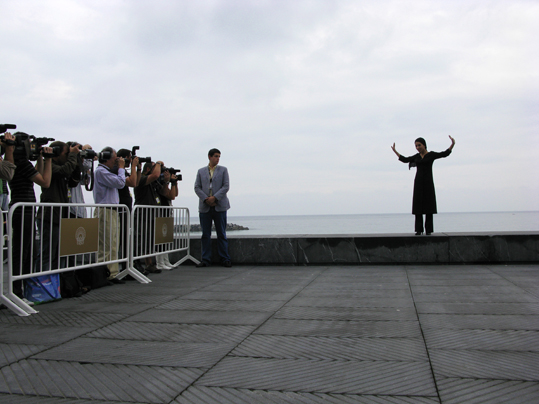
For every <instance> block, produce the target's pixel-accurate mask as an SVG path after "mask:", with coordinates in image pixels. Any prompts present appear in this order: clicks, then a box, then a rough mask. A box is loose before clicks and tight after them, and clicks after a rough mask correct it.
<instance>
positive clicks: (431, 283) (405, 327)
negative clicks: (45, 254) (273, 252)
mask: <svg viewBox="0 0 539 404" xmlns="http://www.w3.org/2000/svg"><path fill="white" fill-rule="evenodd" d="M151 279H152V281H153V282H152V283H151V284H148V285H141V284H138V283H136V282H133V281H131V282H127V283H126V284H125V285H115V286H110V287H105V288H102V289H98V290H94V291H91V292H90V293H88V294H86V295H84V296H83V297H81V298H78V299H65V300H62V301H59V302H55V303H51V304H45V305H40V306H37V309H38V310H39V311H40V312H39V313H38V314H34V315H32V316H29V317H18V316H16V315H14V314H13V313H11V312H10V311H8V310H5V309H4V310H0V403H14V404H30V403H32V404H72V403H77V404H87V403H167V404H168V403H174V404H180V403H219V404H223V403H233V404H242V403H363V404H366V403H369V404H371V403H372V404H389V403H392V404H396V403H425V404H434V403H444V404H447V403H458V404H462V403H489V404H492V403H511V404H513V403H530V404H531V403H533V404H536V403H539V265H510V266H478V265H475V266H389V267H380V266H360V267H357V266H329V267H267V266H266V267H262V266H257V267H252V266H249V267H248V266H244V267H233V268H229V269H225V268H221V267H215V268H205V269H196V268H194V267H191V266H187V267H180V268H177V269H175V270H173V271H170V272H164V273H162V274H156V275H152V277H151Z"/></svg>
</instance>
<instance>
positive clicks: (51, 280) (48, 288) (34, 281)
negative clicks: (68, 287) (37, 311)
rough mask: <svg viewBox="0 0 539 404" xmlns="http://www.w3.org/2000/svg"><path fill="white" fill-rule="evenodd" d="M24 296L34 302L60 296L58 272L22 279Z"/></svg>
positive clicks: (50, 299) (51, 299)
mask: <svg viewBox="0 0 539 404" xmlns="http://www.w3.org/2000/svg"><path fill="white" fill-rule="evenodd" d="M24 297H25V298H26V299H28V300H29V301H31V302H34V303H46V302H50V301H53V300H59V299H61V298H62V295H61V294H60V277H59V276H58V274H52V275H41V276H36V277H33V278H28V279H25V280H24Z"/></svg>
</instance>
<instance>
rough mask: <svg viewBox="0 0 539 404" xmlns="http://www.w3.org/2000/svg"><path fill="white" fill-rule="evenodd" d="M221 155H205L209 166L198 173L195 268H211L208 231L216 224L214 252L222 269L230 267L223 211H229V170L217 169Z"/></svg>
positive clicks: (196, 184)
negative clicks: (199, 255)
mask: <svg viewBox="0 0 539 404" xmlns="http://www.w3.org/2000/svg"><path fill="white" fill-rule="evenodd" d="M220 157H221V152H220V151H219V150H217V149H211V150H210V151H209V152H208V159H209V160H210V162H209V164H208V165H207V166H206V167H202V168H201V169H200V170H198V172H197V178H196V181H195V193H196V194H197V195H198V198H199V202H198V215H199V218H200V226H201V227H202V262H201V263H200V264H198V265H197V267H207V266H210V265H211V228H212V222H213V223H215V230H216V232H217V251H218V252H219V257H220V260H221V265H223V266H225V267H231V266H232V263H231V262H230V255H228V240H227V238H226V211H227V210H228V209H230V202H229V201H228V197H227V195H226V194H227V192H228V189H229V187H230V183H229V179H228V170H227V169H226V167H223V166H219V165H218V164H219V159H220Z"/></svg>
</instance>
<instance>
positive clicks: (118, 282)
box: [110, 278, 125, 285]
mask: <svg viewBox="0 0 539 404" xmlns="http://www.w3.org/2000/svg"><path fill="white" fill-rule="evenodd" d="M110 281H111V282H112V283H114V284H116V285H123V284H124V283H125V281H123V280H121V279H116V278H113V279H111V280H110Z"/></svg>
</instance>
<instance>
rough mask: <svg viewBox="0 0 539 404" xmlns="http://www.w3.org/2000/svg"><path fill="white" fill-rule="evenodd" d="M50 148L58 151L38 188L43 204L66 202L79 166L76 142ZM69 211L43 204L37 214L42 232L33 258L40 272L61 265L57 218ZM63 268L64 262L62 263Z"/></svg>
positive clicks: (52, 145) (57, 144)
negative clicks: (47, 177) (44, 183)
mask: <svg viewBox="0 0 539 404" xmlns="http://www.w3.org/2000/svg"><path fill="white" fill-rule="evenodd" d="M50 147H51V148H53V149H54V148H57V149H59V150H61V151H60V154H59V155H58V156H57V157H53V158H52V166H51V181H50V185H49V186H48V187H41V198H40V201H41V202H43V203H64V204H67V203H69V197H68V181H69V179H70V178H71V176H72V174H73V172H74V171H75V170H76V169H77V167H78V154H79V151H80V149H79V147H78V145H74V146H71V147H70V146H68V145H67V144H66V143H64V142H59V141H56V142H53V143H51V144H50ZM68 213H69V210H68V208H67V207H64V208H57V207H54V208H51V207H42V208H40V209H39V211H38V214H37V218H36V219H37V226H38V229H39V233H40V235H41V243H40V247H41V248H40V250H41V254H39V256H38V257H37V259H36V266H37V269H38V271H39V272H41V271H44V270H48V269H49V266H50V268H52V269H57V268H59V267H60V263H59V243H60V218H67V217H68ZM61 266H62V267H63V266H65V265H61Z"/></svg>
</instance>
